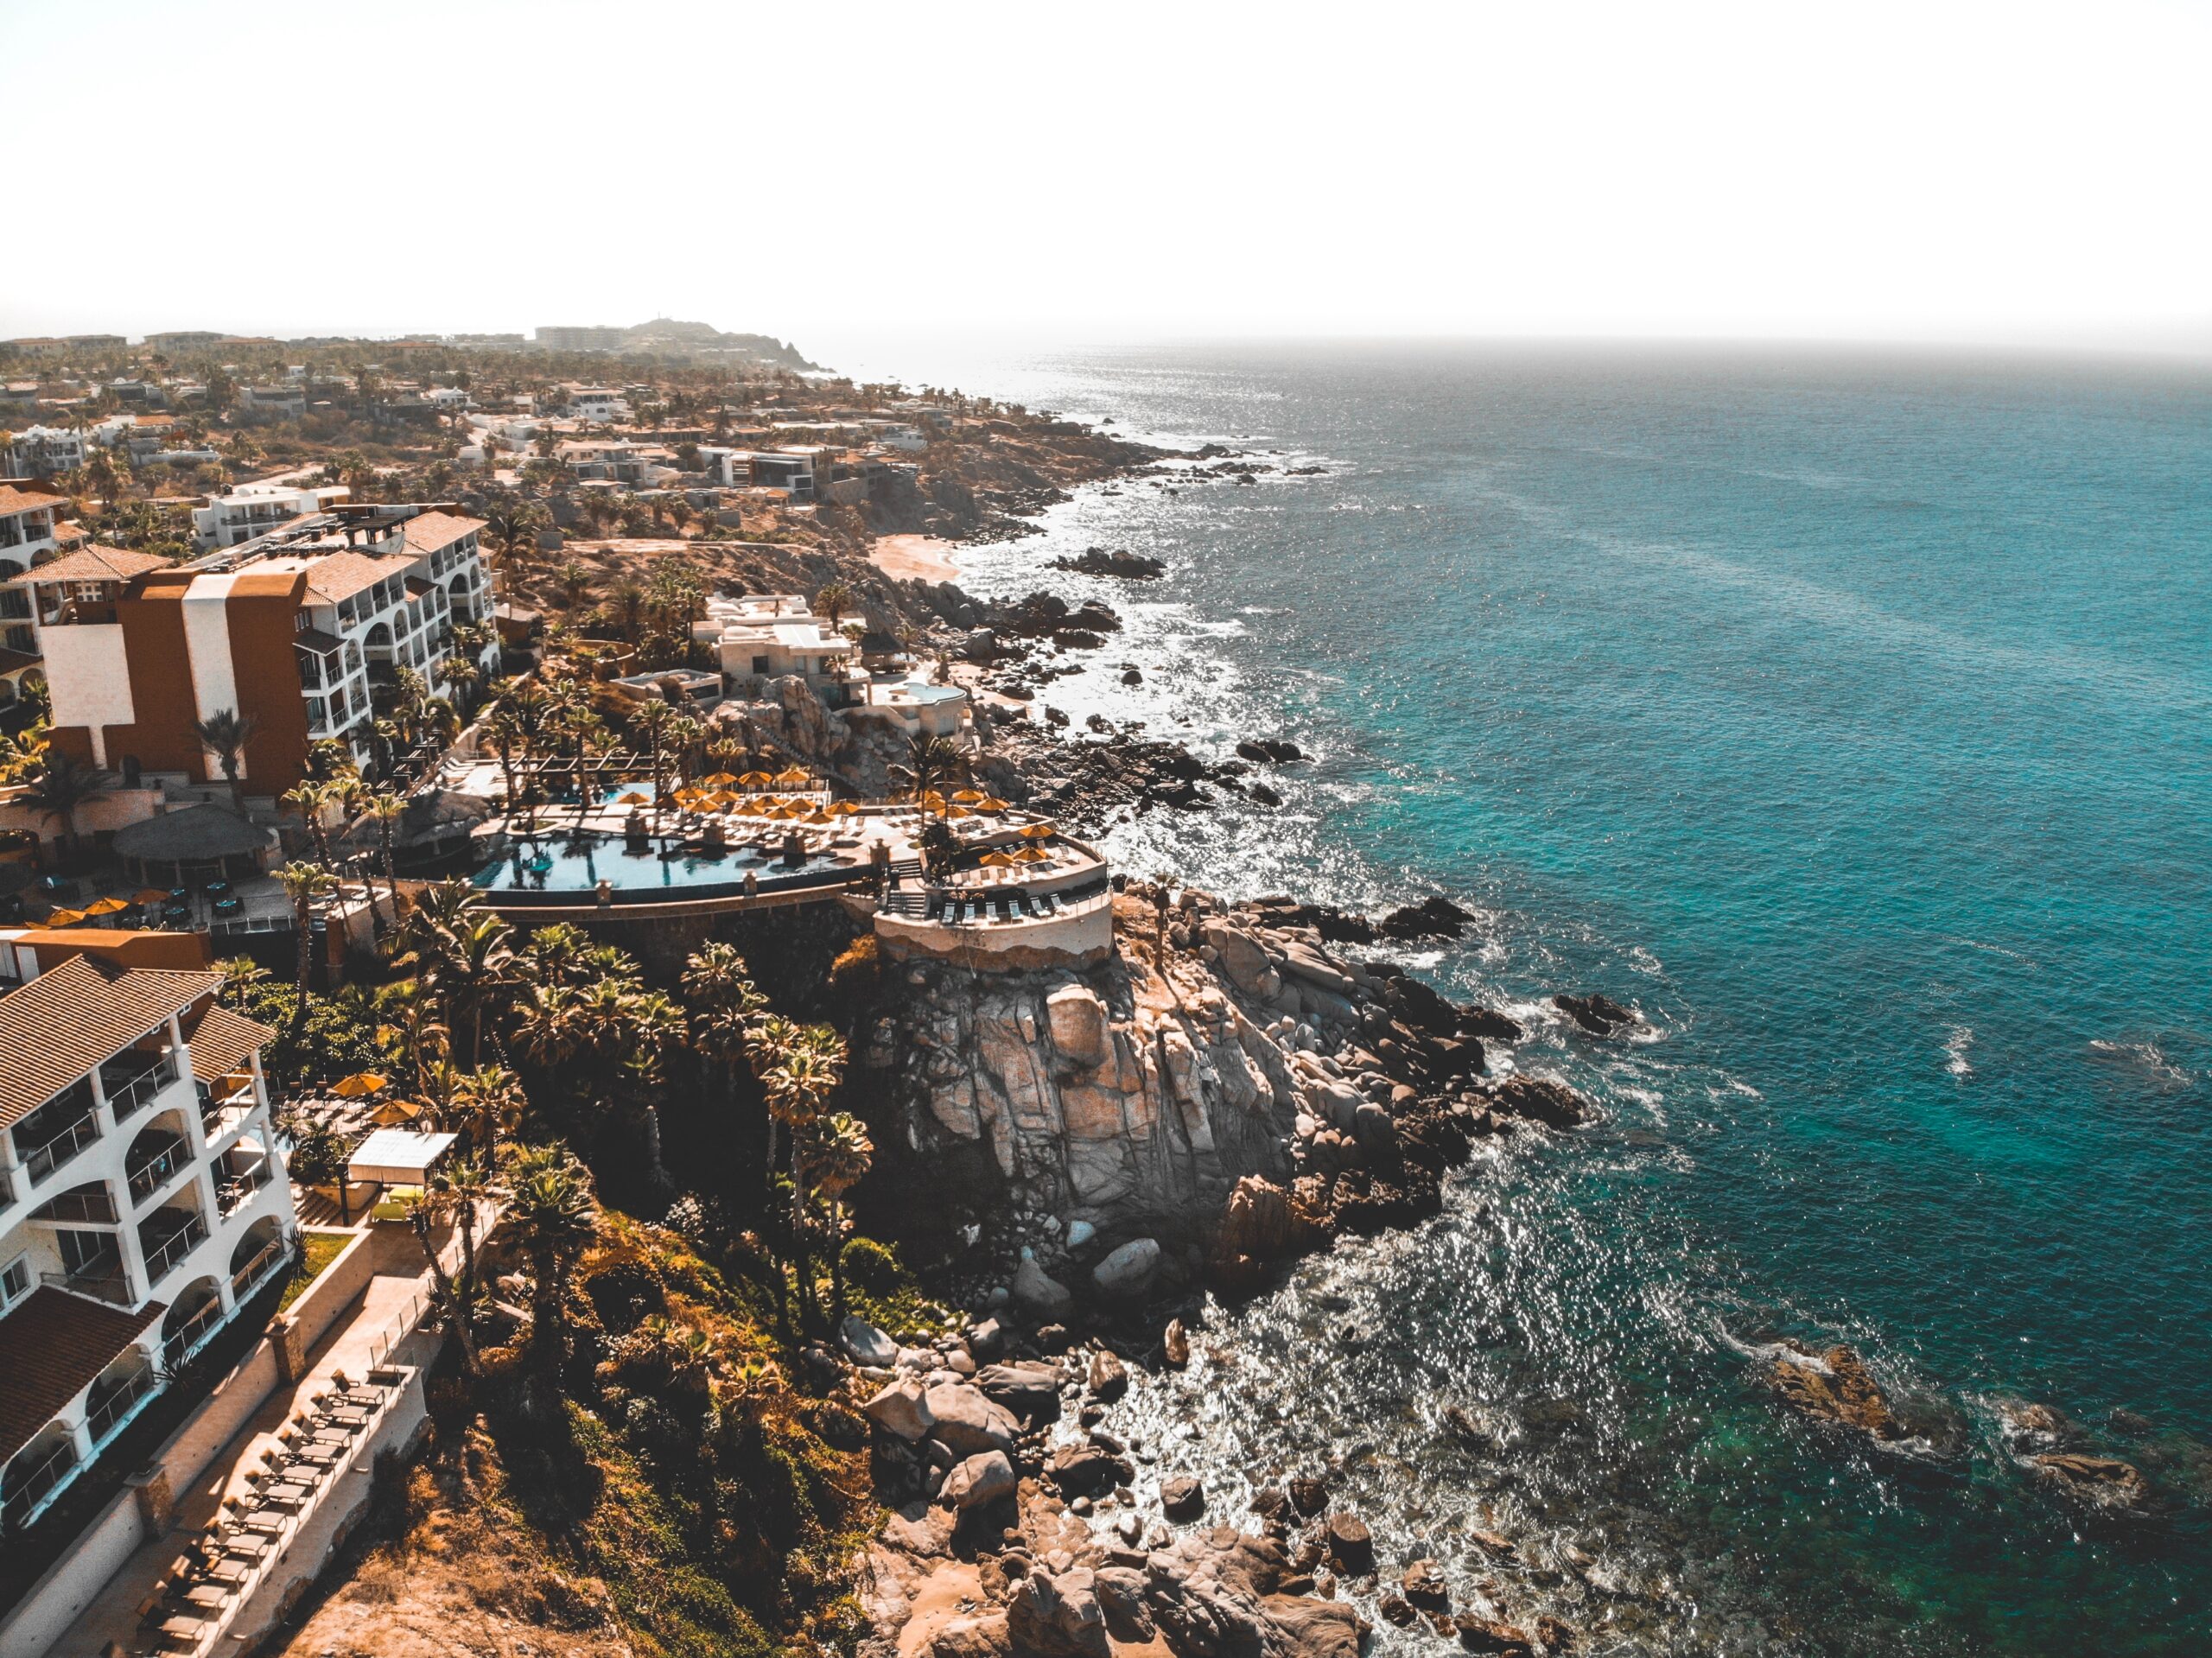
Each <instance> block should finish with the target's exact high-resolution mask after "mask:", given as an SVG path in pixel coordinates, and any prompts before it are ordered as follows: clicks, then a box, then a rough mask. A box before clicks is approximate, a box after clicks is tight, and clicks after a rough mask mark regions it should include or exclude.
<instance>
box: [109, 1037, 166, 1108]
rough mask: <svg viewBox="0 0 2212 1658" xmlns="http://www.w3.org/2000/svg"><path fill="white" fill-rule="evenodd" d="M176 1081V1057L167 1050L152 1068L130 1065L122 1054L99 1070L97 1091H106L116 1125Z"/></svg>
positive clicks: (126, 1057)
mask: <svg viewBox="0 0 2212 1658" xmlns="http://www.w3.org/2000/svg"><path fill="white" fill-rule="evenodd" d="M132 1052H137V1050H132ZM176 1078H177V1069H176V1054H175V1051H174V1050H173V1049H168V1048H164V1049H163V1050H162V1053H161V1057H160V1058H157V1059H156V1060H155V1061H154V1062H153V1063H152V1064H132V1063H130V1054H129V1053H124V1054H118V1056H117V1057H116V1058H113V1059H111V1060H109V1061H108V1062H107V1064H104V1065H102V1066H101V1067H100V1087H101V1088H102V1089H105V1091H106V1094H107V1104H108V1109H109V1110H110V1111H111V1112H112V1113H113V1114H114V1115H115V1120H116V1121H118V1122H121V1121H124V1119H125V1118H126V1117H130V1116H132V1115H136V1114H137V1112H139V1111H140V1110H142V1109H144V1108H145V1107H146V1106H148V1105H149V1104H151V1103H152V1102H153V1098H154V1096H156V1094H158V1093H160V1092H161V1091H162V1089H165V1088H167V1087H168V1085H169V1084H170V1083H174V1082H175V1081H176Z"/></svg>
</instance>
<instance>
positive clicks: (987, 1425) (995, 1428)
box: [923, 1382, 1021, 1457]
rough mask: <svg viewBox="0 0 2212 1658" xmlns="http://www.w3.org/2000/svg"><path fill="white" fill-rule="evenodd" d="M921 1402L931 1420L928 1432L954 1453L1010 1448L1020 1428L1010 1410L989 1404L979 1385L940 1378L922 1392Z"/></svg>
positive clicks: (1007, 1449) (969, 1455)
mask: <svg viewBox="0 0 2212 1658" xmlns="http://www.w3.org/2000/svg"><path fill="white" fill-rule="evenodd" d="M923 1402H924V1403H925V1405H926V1406H927V1407H928V1408H929V1413H930V1416H931V1420H932V1424H933V1426H932V1427H931V1433H932V1434H933V1435H934V1437H935V1438H936V1439H938V1440H939V1441H940V1442H941V1443H943V1444H944V1445H946V1446H948V1447H949V1448H950V1450H951V1451H952V1452H953V1454H954V1455H955V1456H958V1457H972V1456H976V1455H979V1454H980V1453H982V1452H986V1451H1009V1452H1010V1451H1012V1450H1013V1449H1014V1440H1015V1439H1017V1438H1018V1437H1020V1432H1021V1424H1020V1422H1018V1421H1016V1420H1014V1413H1012V1412H1011V1411H1009V1410H1007V1408H1006V1407H1005V1406H1003V1405H996V1404H993V1403H992V1402H991V1401H989V1400H988V1399H987V1398H985V1397H984V1396H983V1394H982V1389H980V1388H972V1387H970V1386H969V1384H968V1383H966V1382H938V1384H937V1386H935V1387H934V1388H931V1389H930V1390H929V1391H928V1392H927V1393H926V1394H925V1395H924V1396H923Z"/></svg>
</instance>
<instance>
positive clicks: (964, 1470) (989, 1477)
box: [938, 1451, 1020, 1514]
mask: <svg viewBox="0 0 2212 1658" xmlns="http://www.w3.org/2000/svg"><path fill="white" fill-rule="evenodd" d="M1019 1484H1020V1478H1019V1477H1017V1476H1016V1475H1015V1473H1014V1464H1013V1463H1012V1462H1011V1461H1010V1460H1008V1458H1007V1454H1006V1452H1003V1451H984V1452H978V1453H977V1454H976V1455H975V1456H972V1457H969V1458H967V1459H966V1460H965V1461H963V1462H962V1463H960V1464H958V1465H957V1467H955V1468H954V1469H953V1471H951V1472H950V1473H949V1474H947V1475H946V1476H945V1477H944V1487H943V1488H942V1489H941V1490H939V1491H938V1496H940V1497H942V1498H943V1499H944V1501H945V1502H949V1503H950V1504H951V1505H952V1506H953V1507H954V1508H956V1509H959V1510H960V1511H961V1512H962V1513H963V1514H964V1513H966V1512H967V1511H968V1510H969V1509H976V1508H981V1507H982V1505H983V1504H984V1503H986V1502H997V1501H998V1500H999V1499H1000V1498H1001V1497H1002V1496H1013V1495H1014V1488H1015V1487H1016V1486H1018V1485H1019Z"/></svg>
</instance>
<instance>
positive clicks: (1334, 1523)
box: [1329, 1510, 1375, 1578]
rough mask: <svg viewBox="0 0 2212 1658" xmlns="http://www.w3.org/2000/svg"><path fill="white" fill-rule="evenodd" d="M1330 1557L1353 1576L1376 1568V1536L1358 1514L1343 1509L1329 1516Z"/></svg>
mask: <svg viewBox="0 0 2212 1658" xmlns="http://www.w3.org/2000/svg"><path fill="white" fill-rule="evenodd" d="M1329 1558H1330V1559H1331V1560H1334V1561H1335V1562H1336V1564H1337V1566H1338V1569H1339V1570H1340V1571H1342V1572H1344V1573H1346V1574H1347V1575H1348V1576H1351V1577H1355V1578H1359V1577H1364V1576H1366V1575H1367V1573H1369V1572H1372V1571H1373V1570H1374V1569H1375V1538H1374V1536H1373V1534H1371V1533H1370V1532H1369V1530H1368V1529H1367V1526H1366V1524H1365V1522H1364V1521H1362V1520H1360V1519H1359V1518H1358V1516H1357V1515H1350V1514H1345V1513H1344V1512H1342V1511H1341V1510H1339V1511H1338V1512H1337V1513H1335V1514H1332V1515H1330V1516H1329Z"/></svg>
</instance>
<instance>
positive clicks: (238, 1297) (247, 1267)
mask: <svg viewBox="0 0 2212 1658" xmlns="http://www.w3.org/2000/svg"><path fill="white" fill-rule="evenodd" d="M290 1254H291V1251H290V1249H289V1247H288V1246H287V1245H286V1243H285V1241H284V1228H283V1223H281V1222H280V1221H278V1219H277V1217H276V1216H274V1215H264V1216H263V1217H261V1218H260V1219H259V1220H257V1221H256V1222H255V1223H253V1224H252V1225H251V1226H249V1227H248V1228H246V1229H245V1236H244V1237H242V1238H240V1239H239V1240H238V1248H235V1249H233V1250H232V1251H231V1299H232V1302H233V1303H234V1304H235V1303H237V1302H239V1301H243V1300H245V1299H246V1297H248V1296H249V1295H251V1294H252V1293H254V1292H255V1291H256V1290H257V1289H259V1288H260V1287H261V1286H263V1285H264V1284H265V1283H267V1282H268V1281H269V1279H270V1274H273V1273H275V1272H277V1271H278V1270H279V1269H280V1268H281V1267H283V1263H284V1261H285V1260H286V1258H287V1257H288V1256H289V1255H290Z"/></svg>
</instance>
